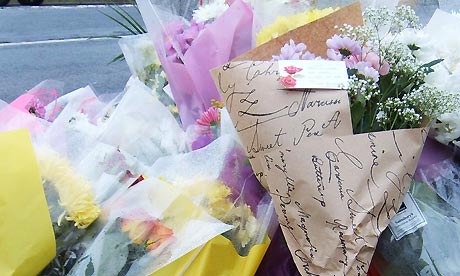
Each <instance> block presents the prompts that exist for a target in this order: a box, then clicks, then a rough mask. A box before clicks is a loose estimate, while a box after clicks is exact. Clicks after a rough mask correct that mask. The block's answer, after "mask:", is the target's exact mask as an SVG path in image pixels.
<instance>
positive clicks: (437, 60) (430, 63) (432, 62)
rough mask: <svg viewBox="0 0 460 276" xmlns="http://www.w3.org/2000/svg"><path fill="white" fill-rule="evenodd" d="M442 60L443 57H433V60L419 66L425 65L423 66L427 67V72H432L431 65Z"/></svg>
mask: <svg viewBox="0 0 460 276" xmlns="http://www.w3.org/2000/svg"><path fill="white" fill-rule="evenodd" d="M443 60H444V59H442V58H440V59H435V60H433V61H431V62H428V63H425V64H423V65H422V66H420V67H421V68H424V67H425V68H428V74H429V73H433V72H434V70H433V69H432V67H433V66H435V65H436V64H439V63H441V62H442V61H443Z"/></svg>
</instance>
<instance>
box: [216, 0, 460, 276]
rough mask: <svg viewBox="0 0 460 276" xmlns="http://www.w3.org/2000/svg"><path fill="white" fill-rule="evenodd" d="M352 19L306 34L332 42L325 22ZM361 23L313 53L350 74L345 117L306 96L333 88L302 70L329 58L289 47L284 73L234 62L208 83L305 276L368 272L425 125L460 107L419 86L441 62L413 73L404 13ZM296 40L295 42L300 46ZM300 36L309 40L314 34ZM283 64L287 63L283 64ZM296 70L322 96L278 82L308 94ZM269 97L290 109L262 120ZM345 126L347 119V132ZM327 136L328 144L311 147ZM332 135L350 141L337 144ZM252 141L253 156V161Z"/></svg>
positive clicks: (323, 100)
mask: <svg viewBox="0 0 460 276" xmlns="http://www.w3.org/2000/svg"><path fill="white" fill-rule="evenodd" d="M347 9H348V10H349V9H353V6H350V7H348V8H345V9H343V10H342V11H339V12H337V13H336V14H331V15H330V16H329V17H326V18H324V20H321V19H320V20H318V21H316V25H315V22H314V23H312V24H310V27H309V28H310V29H309V31H310V32H315V31H316V32H318V31H319V30H323V32H324V31H325V30H328V29H321V28H323V27H322V25H321V24H326V22H327V23H328V24H331V23H335V24H334V25H338V26H340V25H342V24H337V23H339V22H340V20H341V18H342V16H341V13H343V12H345V13H346V12H347ZM334 18H335V19H336V20H335V21H334ZM364 19H365V20H364V21H365V25H364V26H362V27H359V26H358V27H356V26H351V25H343V27H341V28H340V29H339V31H341V32H342V34H334V33H330V34H329V35H330V36H331V38H330V39H328V40H327V41H317V42H316V44H318V43H324V44H325V45H327V48H328V49H327V50H326V51H325V52H326V54H327V57H328V58H329V59H332V60H338V61H342V62H343V64H344V67H345V66H346V70H347V71H345V72H348V76H349V79H350V80H349V83H348V85H347V86H348V88H347V90H340V88H342V87H343V83H340V85H339V86H337V85H336V89H339V90H337V91H338V92H336V93H337V94H339V95H340V93H342V94H345V95H348V98H349V102H350V106H349V107H348V101H347V100H345V101H344V100H341V99H340V98H338V97H339V96H337V95H332V94H331V92H330V91H321V90H313V88H318V87H323V86H321V85H327V87H329V86H330V85H331V81H325V80H323V79H324V78H332V76H334V77H335V78H337V77H336V75H337V74H338V73H337V72H336V70H337V69H334V70H333V69H327V68H330V67H327V66H330V65H329V64H327V61H326V64H324V61H319V62H318V61H317V60H314V61H313V62H312V63H302V62H299V61H298V60H299V59H307V60H311V59H317V58H316V57H315V56H314V55H313V54H320V55H324V52H314V53H311V52H305V50H306V49H307V47H308V48H309V49H310V45H309V44H307V45H305V44H295V43H294V42H292V41H291V43H289V44H286V45H285V46H284V47H283V48H282V49H281V55H276V53H273V54H274V55H276V56H275V58H276V59H277V60H280V61H279V65H280V66H279V67H280V68H279V70H280V71H278V65H277V64H276V63H274V62H257V61H250V62H247V61H246V62H245V61H241V62H232V63H228V64H225V65H224V66H222V67H220V68H218V69H216V70H215V71H214V76H215V81H216V85H217V87H218V88H219V89H220V92H221V94H222V97H223V99H224V101H225V102H226V103H227V106H228V109H229V111H230V115H231V117H232V119H233V121H234V123H235V125H236V126H237V131H238V132H239V134H240V137H241V139H242V140H243V142H244V144H245V145H246V147H247V149H248V154H252V153H254V154H253V155H252V156H253V158H254V159H253V160H252V162H253V164H257V165H258V166H260V164H263V165H262V168H263V171H264V176H265V177H266V181H267V183H268V186H269V190H270V192H271V194H272V196H273V199H274V202H275V209H276V211H277V214H278V218H279V221H280V225H281V226H282V227H281V228H282V230H283V232H284V234H285V238H286V240H287V243H288V246H289V248H290V250H291V254H292V256H293V258H294V261H295V262H296V265H297V267H298V269H299V271H300V272H301V274H302V275H322V274H324V273H328V274H329V273H331V274H336V273H340V274H342V273H343V274H344V275H345V274H348V273H354V274H356V273H358V274H359V273H366V272H367V270H368V267H369V264H370V260H371V257H372V254H373V251H374V250H373V248H375V246H376V244H377V238H378V237H379V235H380V234H381V233H382V231H383V230H384V229H385V228H386V226H387V225H388V223H389V222H390V219H391V218H392V217H393V216H394V215H395V214H396V212H397V210H398V209H399V206H400V204H401V203H402V200H403V197H404V195H405V193H406V191H407V189H408V188H409V186H410V183H411V178H412V175H413V174H414V171H415V167H416V164H417V160H418V157H419V156H420V153H421V149H422V146H423V143H424V140H425V138H426V135H427V130H426V129H424V128H420V127H422V126H424V124H423V123H422V118H426V119H427V121H430V120H433V119H434V118H436V116H438V115H439V114H442V113H445V112H449V111H450V110H452V109H453V108H455V107H456V106H458V103H459V99H458V97H457V96H456V95H453V94H448V93H445V92H443V91H440V90H439V89H437V88H435V87H431V86H428V85H427V84H425V76H426V75H427V74H429V73H430V72H431V71H432V68H431V67H432V66H433V65H435V64H436V63H438V62H439V61H437V60H434V61H432V62H429V63H420V62H419V61H418V60H417V59H416V58H415V57H414V56H413V55H412V52H411V48H410V47H408V46H407V45H404V44H402V43H399V42H398V41H397V40H396V39H394V36H396V35H397V34H398V33H400V32H402V31H403V30H404V29H406V28H412V27H415V26H416V22H415V21H414V20H415V15H414V14H413V12H412V11H411V10H410V9H408V8H407V7H399V8H397V9H396V10H394V11H390V10H388V9H368V10H366V11H365V13H364ZM321 21H322V22H321ZM331 21H332V22H331ZM334 25H333V26H334ZM307 26H308V25H307ZM329 30H330V29H329ZM299 31H300V29H298V30H297V32H295V31H293V35H296V36H297V37H298V36H299V33H298V32H299ZM302 31H303V32H304V33H303V34H304V36H306V35H307V34H308V33H309V32H307V29H302ZM336 31H337V30H336ZM382 31H386V32H382ZM288 35H290V33H287V34H286V36H281V37H288ZM323 35H324V34H323ZM277 40H279V38H278V39H277ZM277 43H278V42H273V43H272V44H271V45H270V43H267V44H268V45H263V46H262V47H261V48H260V49H257V48H256V49H255V50H253V51H252V55H253V56H257V52H258V51H263V50H266V49H268V48H270V47H271V48H270V49H273V47H274V45H277ZM315 46H316V45H315ZM315 49H316V47H315ZM325 56H326V55H324V57H325ZM286 59H288V60H289V62H283V63H282V62H281V60H286ZM239 60H242V58H239ZM308 64H312V65H311V66H320V65H321V66H322V67H321V70H320V68H319V67H316V70H317V71H319V73H316V74H314V72H313V73H312V70H309V68H308ZM288 65H291V66H288ZM294 69H295V70H294ZM302 70H305V71H307V72H308V73H307V74H304V75H302V77H303V78H307V77H308V74H313V76H314V77H312V78H315V79H313V80H310V79H307V80H310V81H311V83H313V84H310V85H318V86H299V85H298V84H297V83H296V82H295V81H294V82H292V83H289V85H286V82H285V81H284V80H283V77H282V76H283V74H285V72H284V71H286V72H287V73H288V76H287V77H286V78H289V77H290V78H292V79H294V80H295V77H296V76H297V77H298V78H299V83H306V80H305V79H304V80H303V81H301V78H302V77H300V75H301V74H302V72H301V71H302ZM299 72H300V73H299ZM321 72H325V73H321ZM297 74H299V76H298V75H297ZM321 74H330V76H328V75H323V76H322V75H321ZM293 76H294V77H293ZM278 78H279V80H278ZM318 79H320V81H318ZM334 80H336V79H334ZM278 81H281V83H282V84H284V87H285V88H286V87H287V88H296V89H299V88H304V89H305V88H307V89H305V90H302V91H295V90H293V91H292V90H284V91H280V90H279V88H280V85H279V84H277V82H278ZM315 81H316V82H315ZM321 81H322V82H321ZM324 83H325V84H324ZM332 83H333V81H332ZM333 84H334V83H333ZM308 88H310V89H308ZM258 90H263V91H264V93H263V94H264V95H262V94H261V93H257V91H258ZM235 91H247V93H241V92H240V93H235ZM267 91H273V92H267ZM275 93H279V95H280V96H279V97H280V98H281V97H284V98H285V99H286V103H282V102H280V103H279V106H278V105H277V106H272V107H270V109H268V108H267V107H266V106H264V105H263V104H262V103H263V99H264V97H268V96H269V95H270V96H271V95H272V94H275ZM295 95H297V96H295ZM313 95H315V96H318V97H319V98H318V99H317V98H313V97H312V96H313ZM296 97H297V98H296ZM290 98H292V99H291V100H289V101H287V100H288V99H290ZM278 102H279V101H277V103H278ZM342 105H344V106H345V107H347V108H348V113H347V112H346V111H347V108H346V109H341V107H342ZM328 108H330V109H331V110H329V109H328ZM313 110H317V111H315V112H313ZM323 113H324V114H323ZM329 114H333V115H332V116H330V115H329ZM322 115H324V116H322ZM344 117H345V118H347V117H348V118H349V119H351V121H352V126H353V128H351V127H350V126H351V125H349V124H347V121H346V119H343V118H344ZM282 120H289V121H291V124H290V125H287V124H285V123H281V121H282ZM331 126H334V127H333V128H331V132H330V133H329V134H327V136H329V137H326V136H324V137H318V136H323V134H324V132H325V131H326V130H328V128H329V127H331ZM342 128H345V129H344V130H342ZM407 128H411V129H407ZM335 129H337V130H338V131H343V132H345V135H344V134H341V135H340V134H339V133H334V130H335ZM346 132H348V133H346ZM352 132H354V133H363V134H358V135H351V134H352ZM254 133H256V134H254ZM298 133H299V134H298ZM254 135H258V137H257V138H258V139H257V140H254ZM307 138H308V139H307ZM254 141H256V143H257V145H258V147H257V148H256V149H255V150H254V147H253V146H254ZM259 144H260V146H259ZM260 152H262V153H260ZM366 152H367V153H366ZM394 160H399V162H396V163H395V162H394ZM294 164H295V166H294ZM305 195H310V196H308V197H305ZM320 242H321V244H322V245H321V246H319V243H320ZM351 252H355V253H351ZM331 256H333V257H332V259H333V260H332V261H331Z"/></svg>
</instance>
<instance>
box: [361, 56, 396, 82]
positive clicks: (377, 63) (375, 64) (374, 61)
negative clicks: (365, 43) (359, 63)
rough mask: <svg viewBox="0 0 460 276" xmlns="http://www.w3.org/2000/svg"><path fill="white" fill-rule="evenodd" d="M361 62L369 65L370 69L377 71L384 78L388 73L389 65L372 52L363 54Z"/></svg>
mask: <svg viewBox="0 0 460 276" xmlns="http://www.w3.org/2000/svg"><path fill="white" fill-rule="evenodd" d="M363 61H366V62H368V63H370V64H371V66H372V68H374V69H375V70H377V71H378V72H379V73H380V75H382V76H384V75H386V74H388V72H389V71H390V64H388V62H387V61H386V60H381V59H380V56H379V55H377V54H376V53H374V52H370V51H369V52H367V53H366V54H364V58H363Z"/></svg>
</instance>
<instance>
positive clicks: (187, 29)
mask: <svg viewBox="0 0 460 276" xmlns="http://www.w3.org/2000/svg"><path fill="white" fill-rule="evenodd" d="M205 26H206V25H205V24H203V23H196V22H195V21H194V20H192V21H191V22H190V26H187V25H186V24H185V23H183V22H173V23H171V24H169V25H168V26H166V28H165V34H164V35H165V52H166V57H167V59H168V60H170V61H173V62H179V63H182V61H181V59H180V57H181V56H182V55H185V53H186V52H187V50H188V49H189V48H190V46H192V43H193V41H194V40H195V39H196V38H197V37H198V35H199V34H200V32H201V31H202V30H203V29H204V28H205Z"/></svg>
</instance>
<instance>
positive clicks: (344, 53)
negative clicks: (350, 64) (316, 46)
mask: <svg viewBox="0 0 460 276" xmlns="http://www.w3.org/2000/svg"><path fill="white" fill-rule="evenodd" d="M326 45H327V47H329V49H328V50H327V56H328V57H329V58H330V59H332V60H343V59H344V58H346V57H348V56H352V55H353V56H356V55H359V54H360V53H361V46H360V45H359V43H358V41H356V39H355V38H349V37H348V36H339V35H334V36H333V37H331V38H329V39H328V40H327V41H326Z"/></svg>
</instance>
